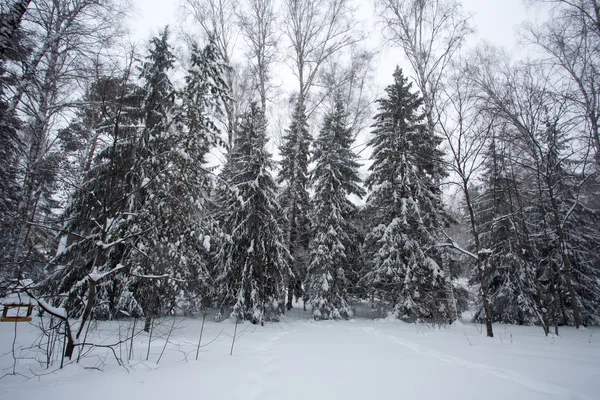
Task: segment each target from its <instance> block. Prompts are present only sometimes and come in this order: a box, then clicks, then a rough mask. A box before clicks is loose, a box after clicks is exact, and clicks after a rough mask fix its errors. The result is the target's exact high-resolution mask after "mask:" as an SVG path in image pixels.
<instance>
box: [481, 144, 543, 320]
mask: <svg viewBox="0 0 600 400" xmlns="http://www.w3.org/2000/svg"><path fill="white" fill-rule="evenodd" d="M509 151H510V148H509V146H508V145H507V144H506V143H504V142H503V141H501V140H498V138H497V137H496V134H493V135H492V137H491V138H490V144H489V147H488V150H487V162H486V164H485V166H484V167H485V169H484V171H485V172H484V173H483V177H484V182H483V186H482V188H481V194H480V195H479V196H475V197H474V201H473V208H474V212H475V214H474V215H475V218H476V220H477V226H478V227H479V229H480V232H479V234H480V240H481V246H482V247H483V248H485V249H490V250H491V254H490V263H489V270H488V271H486V274H485V282H486V285H487V290H486V291H485V292H486V293H490V294H491V295H490V304H491V309H492V314H493V320H494V321H501V322H504V323H509V324H523V323H533V322H538V323H541V324H542V325H544V326H547V320H546V318H545V311H544V309H545V308H546V305H547V303H546V302H545V301H544V299H543V297H545V296H544V293H542V292H543V290H538V289H539V288H541V286H539V285H538V278H539V277H538V276H536V268H535V265H536V263H537V261H536V259H538V256H537V255H534V252H535V251H536V250H535V246H534V244H533V243H532V241H531V237H530V234H529V231H528V228H527V222H526V221H525V220H524V214H523V212H522V207H521V206H520V205H521V204H522V203H523V202H524V201H526V200H525V199H524V197H523V194H522V193H520V191H519V190H518V183H517V179H518V178H517V176H518V175H517V174H518V172H517V171H518V167H516V166H514V165H510V164H509V160H508V157H507V155H506V153H507V152H509ZM473 273H474V274H475V271H473ZM475 282H479V278H478V277H477V276H476V274H475V276H473V283H474V284H475V285H478V284H479V283H475ZM538 286H539V287H538ZM477 301H478V310H477V311H476V313H475V315H474V319H477V320H484V318H485V317H484V309H483V303H482V299H481V295H480V294H479V295H478V297H477Z"/></svg>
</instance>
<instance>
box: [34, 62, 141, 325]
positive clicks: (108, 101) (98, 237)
mask: <svg viewBox="0 0 600 400" xmlns="http://www.w3.org/2000/svg"><path fill="white" fill-rule="evenodd" d="M99 98H102V99H103V100H102V102H101V103H100V102H98V101H97V100H98V99H99ZM88 99H89V100H92V101H89V102H86V103H87V104H89V105H90V106H89V107H88V108H87V109H86V110H83V111H82V112H81V114H80V115H79V118H78V119H76V120H75V121H73V123H71V124H70V126H69V127H67V128H66V129H64V130H63V131H61V132H60V134H59V136H60V137H61V139H62V142H63V144H64V145H65V152H79V151H80V150H81V149H82V148H84V147H85V146H84V145H83V142H84V140H82V139H84V138H83V137H84V136H87V135H88V133H89V132H90V131H93V132H94V135H95V136H96V138H97V143H95V144H92V147H93V146H97V149H96V150H93V151H91V149H88V151H89V152H84V154H85V153H87V154H86V155H85V156H84V157H83V159H82V160H81V161H82V165H80V167H79V168H82V169H83V176H82V178H81V180H80V181H79V182H76V183H77V187H76V190H75V191H74V193H72V195H71V197H70V199H69V202H68V204H67V207H66V209H65V211H64V217H65V220H66V221H67V222H66V223H65V225H64V226H63V232H65V233H64V235H63V236H62V239H61V243H60V245H59V248H58V250H57V254H56V257H55V259H54V260H53V262H51V263H50V265H49V267H48V268H47V271H46V272H47V274H48V275H47V277H46V279H45V281H44V285H43V286H44V287H45V290H46V292H47V293H50V294H56V295H60V296H58V298H60V299H61V300H60V301H59V303H58V305H59V306H61V307H65V308H66V309H67V310H68V311H69V315H70V316H72V317H77V316H79V315H81V314H82V313H83V312H84V307H85V305H86V303H89V304H97V305H98V306H97V307H96V306H94V307H93V313H94V316H95V317H96V318H110V317H114V316H116V315H118V312H119V310H123V311H125V312H128V313H129V314H131V315H138V316H141V315H142V313H143V310H142V308H141V305H140V304H139V303H138V302H137V301H136V299H135V297H134V296H133V295H132V293H131V292H129V290H128V286H129V284H128V283H129V281H130V278H129V277H128V276H127V275H126V274H125V271H124V270H120V271H119V272H115V273H113V274H111V275H110V276H107V277H106V279H103V280H100V281H99V282H96V281H94V282H93V283H92V281H91V280H90V274H93V273H94V274H97V276H101V275H102V274H105V273H107V272H109V271H112V270H114V269H116V268H117V267H118V266H119V265H122V264H121V263H122V262H124V257H125V254H126V253H127V252H128V251H129V244H130V242H131V241H130V240H124V239H125V236H124V235H123V231H124V229H125V227H126V226H127V225H128V224H130V223H131V220H132V219H133V218H134V213H133V211H134V209H133V208H132V203H133V200H134V198H135V193H136V190H137V189H136V187H135V185H134V182H133V180H132V172H133V170H134V166H135V161H136V157H135V156H136V145H137V139H138V134H139V130H138V128H137V126H138V125H139V123H140V119H141V113H140V106H141V93H140V89H139V87H137V86H135V85H132V84H131V83H129V82H128V73H127V72H125V73H124V77H123V78H101V79H100V80H99V81H98V82H95V83H94V84H92V85H91V88H90V90H89V94H88ZM93 99H95V100H93ZM92 120H95V121H96V122H95V124H94V125H90V123H91V121H92ZM85 139H88V138H85ZM88 157H89V160H86V158H88ZM88 162H89V165H87V166H86V164H88ZM90 285H94V286H95V287H94V289H93V292H94V293H93V297H92V299H90V298H89V292H90ZM82 300H83V301H82Z"/></svg>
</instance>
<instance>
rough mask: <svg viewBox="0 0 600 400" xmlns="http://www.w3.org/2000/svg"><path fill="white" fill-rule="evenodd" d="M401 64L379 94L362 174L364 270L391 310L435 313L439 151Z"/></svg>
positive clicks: (439, 277)
mask: <svg viewBox="0 0 600 400" xmlns="http://www.w3.org/2000/svg"><path fill="white" fill-rule="evenodd" d="M411 86H412V85H411V84H410V83H408V80H407V79H406V78H405V77H404V76H403V75H402V71H401V70H400V69H398V68H397V69H396V71H395V72H394V83H393V84H392V85H390V86H388V87H387V88H386V93H387V98H384V99H380V100H378V103H379V113H378V114H377V115H376V116H375V121H376V122H375V125H374V131H373V136H374V137H373V139H372V140H371V141H370V145H371V146H372V147H373V154H372V159H373V164H372V166H371V167H370V171H371V175H370V176H369V178H368V179H367V181H366V184H367V187H368V188H369V189H370V190H371V193H370V195H369V197H368V198H367V203H366V209H367V212H368V213H369V216H370V218H371V221H372V228H371V229H370V232H369V234H368V235H367V238H366V241H367V243H366V246H367V247H366V252H367V255H368V257H369V259H370V260H371V264H370V271H369V272H368V273H367V275H366V276H365V280H366V282H367V285H368V286H370V287H371V288H372V290H373V292H374V293H373V296H374V298H375V299H378V300H380V301H381V303H382V305H383V306H391V307H393V309H394V313H395V315H396V316H397V317H440V315H439V314H438V313H439V312H440V310H443V304H444V299H445V296H444V289H443V274H442V271H441V268H440V266H439V265H438V263H437V262H436V261H435V260H434V259H433V258H432V256H430V255H429V254H430V253H426V252H427V251H429V250H430V249H431V248H432V246H433V245H434V244H435V236H434V235H435V232H436V230H437V229H438V228H439V227H440V220H441V209H442V207H441V202H440V189H439V187H438V185H439V184H438V178H439V173H440V171H441V169H440V168H439V163H440V159H439V156H440V153H439V151H438V150H437V149H436V148H435V147H433V143H432V141H431V140H423V141H422V140H421V138H422V137H431V135H429V133H428V132H427V131H426V126H425V124H424V123H423V121H424V118H425V115H424V114H423V113H422V103H423V100H422V98H421V97H419V96H418V95H417V94H415V93H412V92H411Z"/></svg>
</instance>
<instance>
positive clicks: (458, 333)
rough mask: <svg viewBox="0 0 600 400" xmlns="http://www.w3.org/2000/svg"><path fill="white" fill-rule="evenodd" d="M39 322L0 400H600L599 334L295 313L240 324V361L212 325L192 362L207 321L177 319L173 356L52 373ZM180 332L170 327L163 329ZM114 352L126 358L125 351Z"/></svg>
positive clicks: (115, 326) (226, 335) (102, 358)
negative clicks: (317, 318) (37, 344)
mask: <svg viewBox="0 0 600 400" xmlns="http://www.w3.org/2000/svg"><path fill="white" fill-rule="evenodd" d="M34 323H36V320H35V319H34V321H33V322H32V323H19V324H18V325H17V333H18V335H17V341H16V344H15V346H16V349H17V351H16V354H17V355H18V356H19V357H22V358H21V359H19V360H18V364H17V368H16V371H17V372H19V373H21V374H22V375H16V376H14V375H9V376H4V377H3V378H2V379H1V380H0V398H2V399H15V400H16V399H23V400H33V399H45V400H48V399H61V400H71V399H73V400H75V399H77V400H96V399H102V400H117V399H128V400H132V399H144V400H154V399H161V400H162V399H166V400H170V399H178V400H179V399H202V400H212V399H214V400H237V399H240V400H241V399H244V400H255V399H256V400H258V399H264V400H271V399H272V400H280V399H285V400H296V399H299V400H300V399H301V400H318V399H327V400H329V399H343V400H352V399H436V400H437V399H444V400H452V399H461V400H465V399H498V400H520V399H524V400H525V399H527V400H535V399H565V400H566V399H586V400H598V399H600V330H598V332H596V333H594V331H593V330H592V329H591V328H588V329H582V330H575V329H573V328H566V327H563V328H561V330H560V332H559V333H560V336H558V337H556V336H550V337H545V336H544V335H543V332H542V329H541V328H539V327H522V326H511V325H495V326H494V329H495V334H496V337H494V338H486V337H485V336H484V333H480V330H481V326H478V325H477V326H476V325H474V324H468V323H464V322H463V323H457V324H455V325H453V326H451V327H446V328H442V329H438V328H435V327H432V326H427V325H425V324H408V323H403V322H400V321H398V320H393V319H389V318H388V319H384V320H368V319H358V318H357V319H355V320H352V321H336V322H333V321H323V322H314V321H312V320H310V319H308V314H306V313H302V312H301V311H299V310H298V309H296V310H293V312H292V313H291V314H289V313H288V315H287V316H286V317H285V318H284V320H283V321H282V322H280V323H269V324H266V325H265V326H264V327H260V326H254V325H251V324H247V323H246V324H241V325H239V326H238V336H239V340H238V341H237V342H236V344H235V347H234V350H233V356H229V352H230V348H231V335H232V334H233V330H234V324H233V323H232V322H231V321H224V322H220V323H217V322H213V321H209V320H207V322H206V326H205V329H204V335H203V336H204V337H203V342H204V343H208V342H210V341H211V340H213V339H214V338H215V337H217V335H218V334H219V332H221V331H223V332H222V333H221V335H220V336H218V338H217V339H216V340H214V341H213V342H212V343H210V344H208V345H207V346H205V347H203V348H202V350H201V352H200V355H199V358H198V361H195V356H196V343H197V341H198V336H199V333H200V326H201V321H200V320H197V319H190V318H187V319H184V318H180V319H177V320H176V321H175V329H174V330H173V331H172V334H171V336H170V338H169V342H168V344H167V346H166V347H165V343H166V341H165V338H166V336H164V334H162V333H160V332H158V331H160V329H158V328H157V331H156V332H155V337H156V339H155V340H153V341H152V342H151V348H150V356H149V360H150V361H145V358H146V354H147V351H148V336H147V334H143V335H139V336H138V337H136V340H135V343H134V349H133V350H134V351H133V359H134V360H132V361H129V363H128V364H127V365H126V367H119V366H118V365H117V363H116V361H115V359H114V356H113V355H112V353H110V352H109V350H107V349H106V348H103V349H96V350H94V351H93V352H92V353H90V354H86V355H85V356H84V357H82V358H81V361H80V363H79V364H77V363H74V362H73V363H71V364H68V365H66V366H65V367H64V368H63V369H62V370H56V368H57V367H58V366H59V363H58V364H56V365H55V366H54V367H51V369H50V370H46V369H44V368H45V366H44V365H41V364H40V362H38V361H36V360H35V359H33V358H34V357H36V356H37V357H38V358H40V359H41V358H42V356H41V355H40V354H39V351H36V350H27V349H24V347H25V346H28V345H30V344H31V342H32V341H33V340H34V339H35V338H36V337H37V335H38V332H39V331H38V330H37V329H38V328H36V326H35V325H34ZM172 323H173V320H172V319H169V320H166V321H163V324H162V325H161V329H163V332H164V331H168V330H170V329H169V328H170V327H171V325H172ZM138 325H141V323H140V322H138ZM119 329H121V332H122V334H124V332H125V330H126V329H131V323H130V322H121V323H120V324H119V323H116V322H108V323H106V322H105V323H101V324H100V325H99V327H98V328H97V330H96V333H95V334H94V335H91V334H90V336H89V337H88V341H94V342H96V343H98V342H99V341H101V340H104V342H105V343H113V342H115V341H116V339H115V338H116V337H118V334H119ZM14 330H15V324H14V323H2V324H0V351H1V354H2V357H1V358H0V366H1V367H2V375H4V374H5V373H11V372H12V371H13V356H12V351H11V348H12V345H13V338H14ZM19 348H20V349H19ZM163 348H165V351H164V353H163V355H162V358H161V359H160V362H159V363H158V364H157V360H158V358H159V356H160V354H161V352H163ZM115 350H116V353H117V354H121V356H122V357H123V358H125V359H126V358H127V356H126V355H127V354H128V347H127V346H126V345H121V346H116V347H115ZM86 351H87V350H86ZM186 358H187V360H186ZM142 360H143V361H142ZM98 368H100V369H101V370H99V369H98Z"/></svg>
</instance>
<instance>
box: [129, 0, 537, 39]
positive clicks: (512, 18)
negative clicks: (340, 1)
mask: <svg viewBox="0 0 600 400" xmlns="http://www.w3.org/2000/svg"><path fill="white" fill-rule="evenodd" d="M359 1H360V2H361V3H362V2H363V1H365V0H359ZM366 1H369V2H371V1H372V0H366ZM525 1H526V0H462V3H463V7H464V9H465V10H466V11H467V12H470V13H472V14H473V17H474V21H475V25H476V27H477V34H476V37H477V38H478V39H484V40H487V41H490V42H492V43H495V44H499V45H502V46H505V47H506V48H507V49H508V50H513V49H514V48H515V47H516V46H515V42H516V41H515V34H514V33H515V30H516V29H517V27H518V26H519V25H520V24H521V23H522V22H524V21H525V20H527V19H532V18H535V16H536V10H535V9H534V8H533V7H531V6H529V7H526V6H525ZM135 2H136V6H137V8H136V12H135V13H134V20H133V21H132V24H131V30H132V38H133V39H134V40H140V41H143V40H146V39H148V38H149V37H150V36H151V35H153V34H155V33H156V32H158V30H159V29H161V28H162V27H163V26H164V25H166V24H170V25H171V26H176V24H177V14H178V10H179V7H180V4H181V0H135Z"/></svg>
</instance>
